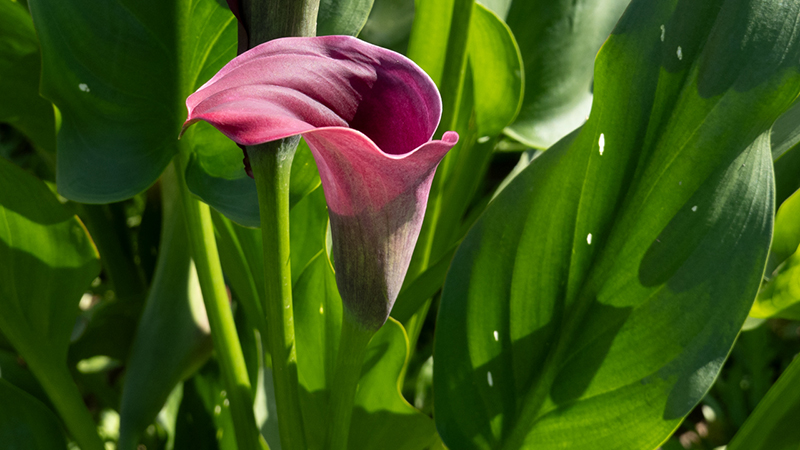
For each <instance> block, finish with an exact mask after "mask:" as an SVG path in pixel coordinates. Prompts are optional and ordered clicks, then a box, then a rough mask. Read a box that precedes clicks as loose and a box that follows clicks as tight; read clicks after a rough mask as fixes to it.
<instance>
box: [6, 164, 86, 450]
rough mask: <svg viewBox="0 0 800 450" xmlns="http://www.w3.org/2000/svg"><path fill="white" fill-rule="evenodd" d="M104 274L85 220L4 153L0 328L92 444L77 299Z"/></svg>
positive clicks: (72, 427) (63, 413) (75, 429)
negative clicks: (78, 354) (76, 375)
mask: <svg viewBox="0 0 800 450" xmlns="http://www.w3.org/2000/svg"><path fill="white" fill-rule="evenodd" d="M99 272H100V264H99V262H98V255H97V250H96V249H95V247H94V244H93V243H92V241H91V239H90V237H89V235H88V234H87V232H86V229H85V228H84V227H83V224H81V222H80V221H79V220H78V218H77V217H75V216H74V215H71V214H70V213H69V212H67V211H66V209H65V208H64V207H63V206H62V205H61V204H60V203H59V202H58V200H57V199H56V197H55V195H53V193H52V192H51V191H50V190H49V189H48V188H47V186H45V184H44V183H42V182H41V181H39V180H37V179H36V178H34V177H32V176H31V175H28V174H27V173H25V172H23V171H22V170H21V169H19V168H17V167H16V166H14V165H12V164H11V163H9V162H7V161H6V160H4V159H2V158H0V330H2V333H3V335H5V337H6V338H8V340H9V341H10V342H11V344H12V345H13V346H14V348H15V349H16V350H17V352H19V354H20V355H21V356H22V357H23V358H24V359H25V361H26V362H27V363H28V366H29V367H30V369H31V371H32V372H33V374H34V375H35V376H36V378H37V379H38V381H39V382H40V383H41V385H42V387H43V388H44V389H45V391H46V392H47V395H48V396H49V397H50V399H51V400H52V401H53V404H54V405H55V406H56V408H57V409H58V412H59V414H60V415H61V418H62V419H63V420H64V422H65V423H66V424H67V427H68V428H69V429H70V431H71V432H72V433H73V436H74V437H75V439H76V440H79V441H80V442H81V445H85V446H86V448H87V449H88V448H95V447H92V446H93V445H97V446H99V445H100V442H99V439H98V438H97V437H96V434H95V431H94V429H93V428H92V427H93V422H92V419H91V417H90V416H89V413H88V411H86V410H85V407H84V405H83V401H82V399H81V397H80V394H79V392H78V389H77V387H76V386H75V384H74V382H73V381H72V377H71V375H70V373H69V371H68V369H67V365H66V360H67V347H68V346H69V340H70V334H71V333H72V328H73V326H74V324H75V318H76V317H77V315H78V302H79V300H80V298H81V296H82V294H83V293H84V291H85V289H87V288H88V287H89V284H90V283H91V281H92V280H93V279H94V278H95V277H97V275H98V273H99Z"/></svg>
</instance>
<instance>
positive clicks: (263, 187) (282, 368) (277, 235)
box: [247, 136, 306, 450]
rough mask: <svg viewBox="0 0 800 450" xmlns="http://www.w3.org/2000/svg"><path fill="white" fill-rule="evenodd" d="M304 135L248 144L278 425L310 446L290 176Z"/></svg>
mask: <svg viewBox="0 0 800 450" xmlns="http://www.w3.org/2000/svg"><path fill="white" fill-rule="evenodd" d="M299 140H300V139H299V137H297V136H295V137H291V138H287V139H283V140H280V141H273V142H267V143H265V144H260V145H257V146H252V147H248V148H247V155H248V157H249V159H250V166H251V167H252V169H253V177H254V178H255V180H256V189H257V190H258V205H259V211H260V214H261V234H262V236H263V248H264V281H265V282H266V299H265V301H266V305H265V311H266V315H267V336H266V338H267V348H268V349H269V353H270V356H271V357H272V376H273V383H274V385H275V402H276V404H277V408H278V418H279V419H278V427H279V429H280V435H281V447H282V448H283V449H284V450H306V445H305V433H304V431H303V417H302V414H301V412H300V405H299V401H300V397H299V395H298V382H297V354H296V352H295V343H294V311H293V309H292V272H291V257H290V253H289V176H290V174H291V171H292V160H293V159H294V152H295V150H296V149H297V144H298V142H299Z"/></svg>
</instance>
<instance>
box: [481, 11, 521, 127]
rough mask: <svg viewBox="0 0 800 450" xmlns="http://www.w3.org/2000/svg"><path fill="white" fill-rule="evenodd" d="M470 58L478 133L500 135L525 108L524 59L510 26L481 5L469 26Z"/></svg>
mask: <svg viewBox="0 0 800 450" xmlns="http://www.w3.org/2000/svg"><path fill="white" fill-rule="evenodd" d="M467 55H468V58H469V64H470V69H471V70H472V77H473V80H474V81H473V86H474V89H475V94H474V99H475V100H474V103H475V106H474V108H475V116H476V121H477V128H478V133H480V135H481V136H494V135H497V134H500V132H501V131H503V128H505V126H506V125H508V124H510V123H511V121H513V120H514V118H515V117H516V116H517V113H518V112H519V110H520V107H521V106H522V98H523V95H522V89H523V84H522V83H523V81H522V56H521V55H520V51H519V47H517V42H516V41H515V40H514V35H512V34H511V30H510V29H509V28H508V26H507V25H506V24H505V23H504V22H503V21H502V20H500V18H499V17H497V15H495V14H494V13H493V12H492V11H490V10H489V9H487V8H486V7H485V6H482V5H480V4H478V3H476V4H475V5H474V6H473V10H472V18H471V19H470V23H469V38H468V40H467Z"/></svg>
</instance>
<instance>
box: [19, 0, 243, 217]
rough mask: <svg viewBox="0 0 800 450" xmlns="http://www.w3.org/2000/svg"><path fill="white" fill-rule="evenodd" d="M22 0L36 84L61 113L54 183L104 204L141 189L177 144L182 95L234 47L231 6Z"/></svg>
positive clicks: (193, 0) (200, 0) (202, 0)
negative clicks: (35, 45) (34, 40)
mask: <svg viewBox="0 0 800 450" xmlns="http://www.w3.org/2000/svg"><path fill="white" fill-rule="evenodd" d="M29 5H30V8H31V13H32V15H33V21H34V25H35V26H36V31H37V33H38V36H39V39H40V41H41V46H42V69H43V75H42V86H41V91H42V94H43V95H44V96H45V97H46V98H48V99H50V100H52V101H53V103H55V104H56V106H58V108H59V110H60V111H61V115H62V120H63V121H62V127H61V130H60V132H59V134H58V150H59V158H58V166H57V181H58V189H59V192H61V194H62V195H64V196H65V197H68V198H70V199H73V200H77V201H82V202H87V203H106V202H111V201H117V200H122V199H125V198H129V197H131V196H133V195H135V194H137V193H139V192H141V191H143V190H144V189H145V188H147V187H148V186H150V185H151V184H152V183H153V182H155V180H156V179H157V178H158V176H159V175H160V174H161V172H162V171H163V170H164V168H165V167H166V166H167V164H169V162H170V161H171V160H172V157H173V156H174V155H175V154H176V153H177V151H178V145H179V144H178V141H177V135H178V132H179V131H180V128H181V123H182V122H183V119H184V118H185V116H186V112H185V108H184V99H185V98H186V96H187V95H188V94H190V93H191V92H192V91H193V90H195V89H196V88H197V87H199V86H200V85H202V84H203V83H204V82H205V81H207V80H208V79H209V78H210V77H211V75H213V74H214V73H215V72H216V71H217V70H218V69H219V68H220V67H221V66H222V65H223V64H224V63H225V62H227V61H228V60H229V59H230V58H232V57H233V56H234V55H235V52H236V23H235V19H234V17H233V15H232V14H231V13H230V11H228V9H227V8H226V7H225V6H223V5H222V4H220V3H219V2H216V1H214V0H181V1H178V2H173V3H169V4H164V3H163V2H159V1H155V0H148V1H134V0H123V1H119V2H95V3H93V4H92V5H91V7H87V5H86V4H85V2H82V1H79V0H65V1H50V0H32V1H30V2H29ZM65 23H68V24H69V26H68V27H65V26H63V25H64V24H65ZM180 24H183V25H181V26H179V25H180ZM184 25H185V26H184ZM185 139H186V138H185ZM181 145H185V146H188V147H189V148H192V146H193V145H194V143H192V142H188V140H185V141H181ZM220 151H222V150H220ZM228 151H230V152H233V151H236V152H238V151H239V150H238V149H237V148H236V146H235V145H233V144H230V145H229V146H228Z"/></svg>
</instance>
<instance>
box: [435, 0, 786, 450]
mask: <svg viewBox="0 0 800 450" xmlns="http://www.w3.org/2000/svg"><path fill="white" fill-rule="evenodd" d="M786 5H787V4H784V6H779V5H778V4H777V2H774V3H773V2H750V1H746V0H717V1H708V2H684V1H677V0H676V1H671V2H656V3H654V2H649V1H646V0H634V1H633V2H632V3H631V5H630V7H629V8H628V10H627V11H626V13H625V15H624V16H623V18H622V19H621V20H620V22H619V24H618V25H617V28H616V29H615V31H614V34H613V35H612V36H611V37H610V38H609V40H608V41H607V42H606V44H605V45H604V46H603V49H602V51H601V52H600V54H599V56H598V58H597V62H596V67H595V95H596V98H595V101H594V106H593V110H592V114H591V116H590V118H589V120H588V122H587V123H586V124H585V125H584V126H583V127H582V128H581V129H580V130H579V131H576V132H574V133H572V134H570V135H568V136H567V137H566V138H565V139H562V140H561V141H560V142H559V143H558V144H556V145H555V146H553V147H552V148H551V149H550V150H548V151H547V152H545V153H544V154H543V155H542V156H540V157H539V158H536V159H535V160H534V161H533V163H532V164H531V165H530V166H528V168H527V169H525V170H524V171H523V172H522V173H521V174H520V175H518V176H517V177H516V178H515V179H514V180H513V181H512V182H511V183H510V184H509V186H508V187H506V188H505V189H504V190H503V191H502V192H501V193H500V194H499V195H498V197H497V198H496V199H495V200H494V201H493V202H492V203H491V204H490V205H489V207H488V209H487V210H486V212H485V213H484V215H483V217H482V218H481V219H480V220H479V221H478V222H477V223H476V225H475V226H474V227H473V228H472V230H471V231H470V232H469V234H468V235H467V237H466V238H465V240H464V242H463V244H462V245H461V247H460V248H459V250H458V251H457V253H456V256H455V258H454V261H453V264H452V266H451V268H450V272H449V274H448V277H447V280H446V282H445V287H444V291H443V294H442V301H441V306H440V310H439V316H438V317H439V319H438V323H437V329H436V338H435V344H434V355H435V364H434V375H435V376H434V391H435V393H436V420H437V427H438V430H439V432H440V434H441V436H442V439H443V441H444V442H445V444H446V445H447V446H448V447H450V448H458V449H473V448H480V449H495V448H503V449H504V450H514V449H520V448H531V447H534V446H535V447H536V448H537V449H543V450H546V449H555V448H571V449H595V448H603V449H630V448H656V447H658V445H659V444H660V443H661V442H663V441H664V440H665V439H666V438H667V437H669V435H670V434H671V433H672V431H673V430H674V429H675V427H676V426H677V425H678V424H679V423H680V421H681V420H682V419H683V417H684V416H685V415H686V414H688V413H689V412H690V411H691V410H692V408H693V407H694V406H695V405H696V404H697V402H699V401H700V399H701V398H702V397H703V395H704V394H705V392H706V391H707V390H708V388H709V387H710V385H711V384H712V382H713V380H714V378H715V377H716V375H717V373H718V371H719V368H720V367H721V365H722V363H723V362H724V360H725V358H726V357H727V355H728V353H729V351H730V348H731V346H732V344H733V342H734V339H735V338H736V335H737V334H738V332H739V329H740V328H741V325H742V322H743V321H744V320H745V318H746V315H747V312H748V310H749V308H750V304H751V302H752V300H753V298H754V297H755V294H756V291H757V289H758V286H759V283H760V281H761V277H762V274H763V271H764V265H765V262H766V256H767V250H768V246H769V242H770V235H771V228H772V210H773V206H772V202H773V192H774V191H773V185H772V159H771V154H770V146H769V134H768V133H769V128H770V126H771V125H772V122H774V121H775V119H776V118H777V117H778V116H779V115H780V114H781V113H782V112H783V111H784V110H785V109H786V108H788V107H789V106H790V105H791V102H792V101H793V99H794V98H795V97H796V96H797V94H798V92H800V73H799V72H798V61H800V42H797V41H796V40H793V39H792V38H791V36H793V33H794V31H793V30H795V27H796V25H795V24H796V23H797V20H800V4H792V5H791V6H786ZM662 25H663V26H664V29H665V36H664V38H665V39H664V41H662V40H661V30H662ZM512 28H513V27H512ZM518 38H519V36H518Z"/></svg>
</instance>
